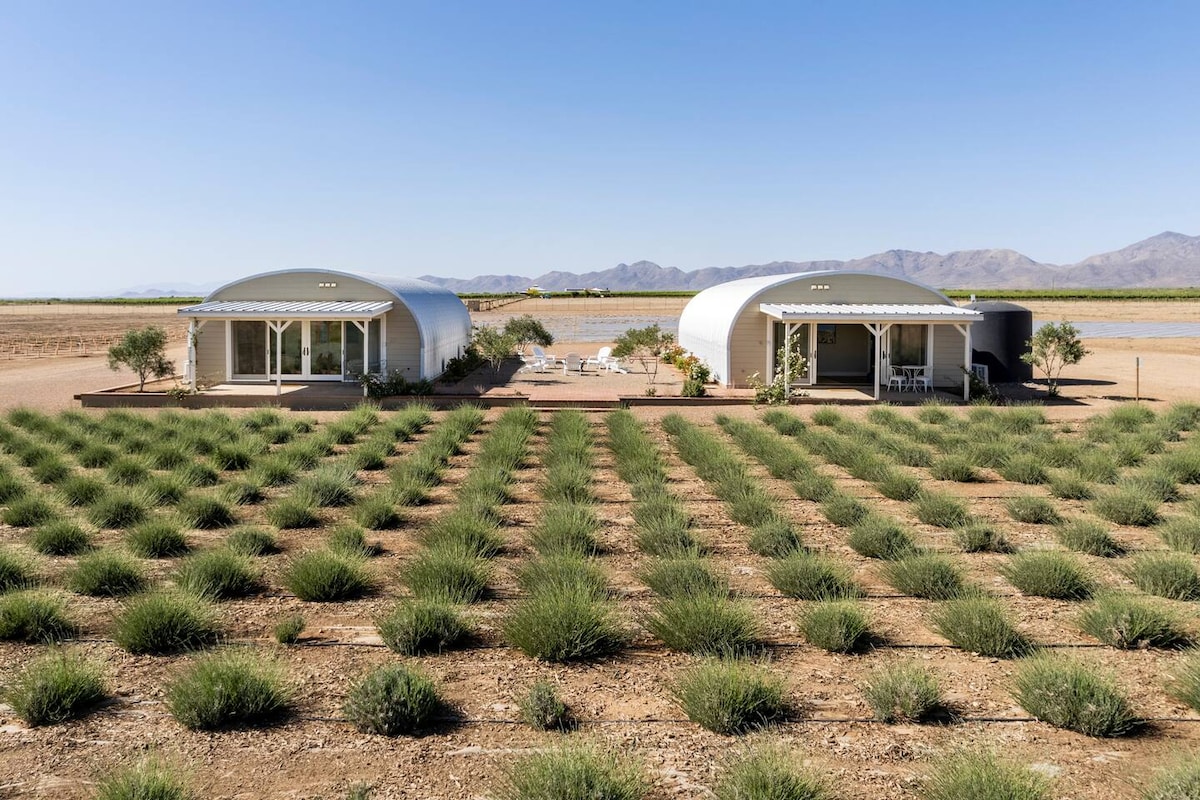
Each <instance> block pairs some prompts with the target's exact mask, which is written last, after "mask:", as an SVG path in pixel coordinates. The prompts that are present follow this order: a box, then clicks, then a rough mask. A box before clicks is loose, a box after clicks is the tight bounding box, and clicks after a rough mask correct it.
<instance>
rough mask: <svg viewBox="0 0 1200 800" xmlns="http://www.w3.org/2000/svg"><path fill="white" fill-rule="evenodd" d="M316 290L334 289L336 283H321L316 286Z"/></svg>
mask: <svg viewBox="0 0 1200 800" xmlns="http://www.w3.org/2000/svg"><path fill="white" fill-rule="evenodd" d="M317 288H318V289H336V288H337V281H321V282H320V283H318V284H317Z"/></svg>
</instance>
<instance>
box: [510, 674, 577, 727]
mask: <svg viewBox="0 0 1200 800" xmlns="http://www.w3.org/2000/svg"><path fill="white" fill-rule="evenodd" d="M517 707H518V708H519V709H520V711H521V719H522V720H524V722H525V724H526V725H528V726H529V727H531V728H533V729H534V730H538V731H565V730H570V729H571V727H572V725H573V723H574V720H573V719H572V718H571V710H570V709H569V708H567V704H566V703H564V702H563V701H562V700H561V699H560V698H559V696H558V690H557V689H555V687H554V684H552V683H548V682H546V681H538V682H536V683H534V684H533V685H532V686H530V687H529V691H528V692H526V693H525V696H524V697H522V698H521V699H520V700H519V701H518V703H517Z"/></svg>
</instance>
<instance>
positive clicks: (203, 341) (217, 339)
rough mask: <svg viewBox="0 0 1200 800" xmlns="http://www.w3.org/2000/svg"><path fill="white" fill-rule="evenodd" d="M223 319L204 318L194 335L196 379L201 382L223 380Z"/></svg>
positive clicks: (222, 381)
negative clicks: (197, 332)
mask: <svg viewBox="0 0 1200 800" xmlns="http://www.w3.org/2000/svg"><path fill="white" fill-rule="evenodd" d="M225 333H226V324H225V320H223V319H210V320H205V321H204V324H203V325H201V326H200V332H199V334H197V336H196V381H197V382H198V383H201V384H208V385H211V384H214V383H224V382H225V355H226V353H225V346H226V345H225V339H226V336H225Z"/></svg>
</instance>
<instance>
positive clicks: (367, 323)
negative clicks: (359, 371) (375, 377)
mask: <svg viewBox="0 0 1200 800" xmlns="http://www.w3.org/2000/svg"><path fill="white" fill-rule="evenodd" d="M355 324H356V325H357V324H358V323H355ZM362 332H363V375H366V374H368V373H370V371H371V320H369V319H368V320H363V323H362Z"/></svg>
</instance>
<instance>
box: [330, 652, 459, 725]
mask: <svg viewBox="0 0 1200 800" xmlns="http://www.w3.org/2000/svg"><path fill="white" fill-rule="evenodd" d="M441 707H442V700H441V698H440V697H439V696H438V690H437V685H436V684H435V683H434V682H433V680H432V679H431V678H429V677H428V676H427V675H425V674H424V673H423V672H420V671H418V670H416V669H413V668H412V667H409V666H406V665H403V664H389V665H387V666H383V667H379V668H377V669H375V670H372V671H371V672H368V673H367V674H366V675H364V676H363V677H362V678H360V679H359V680H358V681H356V682H355V683H354V685H353V686H352V687H351V688H350V693H349V695H348V696H347V697H346V704H345V705H344V706H343V708H342V710H343V712H344V713H345V715H346V717H347V718H348V719H349V720H350V722H352V723H353V724H354V727H355V728H357V729H358V730H359V731H360V732H362V733H372V734H376V735H379V736H401V735H410V734H414V733H417V732H419V731H421V730H424V729H426V728H428V727H430V726H431V725H432V724H433V723H434V721H435V720H436V719H437V715H438V712H439V711H440V710H441Z"/></svg>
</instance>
